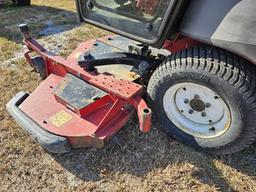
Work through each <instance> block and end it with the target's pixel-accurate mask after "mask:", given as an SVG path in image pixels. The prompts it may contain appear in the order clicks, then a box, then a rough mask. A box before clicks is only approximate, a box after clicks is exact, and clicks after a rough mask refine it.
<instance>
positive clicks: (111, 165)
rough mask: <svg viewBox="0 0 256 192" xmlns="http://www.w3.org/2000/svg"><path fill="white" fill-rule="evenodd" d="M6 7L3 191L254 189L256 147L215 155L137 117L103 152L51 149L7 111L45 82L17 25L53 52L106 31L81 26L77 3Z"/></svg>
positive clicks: (0, 79) (0, 60) (0, 67)
mask: <svg viewBox="0 0 256 192" xmlns="http://www.w3.org/2000/svg"><path fill="white" fill-rule="evenodd" d="M32 3H33V6H31V7H22V8H21V7H20V8H18V7H12V6H11V5H10V4H9V5H7V6H5V7H3V8H0V103H1V105H0V191H20V192H22V191H111V192H112V191H118V192H119V191H140V192H143V191H251V192H253V191H256V154H255V152H256V147H255V145H254V146H252V147H251V148H250V149H248V150H246V151H243V152H241V153H239V154H234V155H229V156H222V157H216V156H210V155H206V154H204V153H201V152H197V151H195V150H194V149H192V148H190V147H188V146H185V145H183V144H181V143H180V142H178V141H176V140H174V139H170V138H168V137H167V136H166V135H165V134H164V133H163V132H162V131H161V128H160V127H159V126H158V125H153V129H152V131H151V132H150V133H148V134H143V133H141V132H140V131H139V129H138V125H137V120H135V119H133V120H131V121H130V122H129V123H128V124H127V125H126V127H125V128H124V129H123V130H122V131H121V132H120V133H119V134H117V135H116V136H115V137H114V138H113V139H112V140H111V141H110V142H109V143H108V144H107V145H106V146H105V148H103V149H82V150H76V151H73V152H72V153H69V154H64V155H52V154H49V153H47V152H45V151H44V150H43V149H42V148H41V147H39V146H38V145H37V144H36V143H35V142H34V141H33V140H32V139H31V138H30V137H29V136H28V135H27V133H26V132H24V131H23V130H22V129H21V128H20V127H19V126H18V125H17V124H16V123H15V122H14V121H13V119H12V118H11V117H10V115H8V113H7V112H6V110H5V104H6V103H7V102H8V101H9V100H10V99H11V98H12V97H13V96H14V95H15V94H16V93H17V92H19V91H22V90H27V91H30V92H31V91H33V89H34V88H35V87H36V86H37V85H38V84H39V83H40V81H39V78H38V76H37V75H36V74H35V73H34V72H31V69H30V68H29V67H28V65H27V64H26V62H25V60H24V59H23V56H22V43H21V35H20V34H19V32H18V29H17V25H18V24H19V23H21V22H26V23H28V24H29V26H30V29H31V33H32V35H33V36H34V37H36V38H37V39H40V42H42V43H43V44H45V46H46V47H48V48H50V49H51V50H52V51H54V52H56V53H59V54H61V55H63V56H66V55H68V53H70V52H71V51H72V50H73V49H74V48H75V47H76V46H77V45H78V44H79V42H82V41H85V40H87V39H90V38H93V37H100V36H103V35H105V34H107V33H106V32H104V31H102V30H99V29H97V28H95V27H92V26H89V25H87V26H84V25H78V24H77V23H76V14H75V6H74V2H73V1H71V0H58V1H54V0H47V1H40V0H34V1H33V0H32Z"/></svg>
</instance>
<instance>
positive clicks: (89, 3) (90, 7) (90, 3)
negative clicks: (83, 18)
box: [86, 1, 94, 9]
mask: <svg viewBox="0 0 256 192" xmlns="http://www.w3.org/2000/svg"><path fill="white" fill-rule="evenodd" d="M86 6H87V8H88V9H93V7H94V4H93V3H92V2H91V1H88V2H87V5H86Z"/></svg>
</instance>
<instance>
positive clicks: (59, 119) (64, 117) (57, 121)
mask: <svg viewBox="0 0 256 192" xmlns="http://www.w3.org/2000/svg"><path fill="white" fill-rule="evenodd" d="M72 118H73V117H72V116H71V115H70V114H68V113H67V112H65V111H61V112H59V113H57V114H55V115H54V116H52V117H51V118H50V119H49V120H50V122H51V123H52V124H53V125H55V126H56V127H61V126H62V125H64V124H65V123H67V122H68V121H70V120H71V119H72Z"/></svg>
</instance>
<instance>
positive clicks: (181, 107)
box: [163, 83, 231, 138]
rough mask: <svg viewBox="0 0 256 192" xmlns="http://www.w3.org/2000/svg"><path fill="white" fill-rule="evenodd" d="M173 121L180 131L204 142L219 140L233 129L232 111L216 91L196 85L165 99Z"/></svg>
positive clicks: (175, 88) (184, 85)
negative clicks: (202, 139) (213, 139)
mask: <svg viewBox="0 0 256 192" xmlns="http://www.w3.org/2000/svg"><path fill="white" fill-rule="evenodd" d="M163 106H164V110H165V112H166V114H167V116H168V117H169V119H170V120H171V121H172V122H173V123H174V124H175V125H176V126H177V127H179V128H180V129H182V130H183V131H185V132H186V133H189V134H191V135H193V136H196V137H200V138H211V137H217V136H219V135H221V134H223V133H224V132H225V131H226V130H227V129H228V128H229V125H230V121H231V119H230V117H231V115H230V111H229V108H228V107H227V105H226V103H225V102H224V101H223V99H222V98H221V97H220V96H219V95H218V94H217V93H215V92H214V91H213V90H211V89H209V88H207V87H205V86H201V85H198V84H194V83H180V84H177V85H174V86H172V87H171V88H169V89H168V90H167V92H166V94H165V96H164V99H163Z"/></svg>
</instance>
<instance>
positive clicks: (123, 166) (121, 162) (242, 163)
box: [54, 123, 256, 191]
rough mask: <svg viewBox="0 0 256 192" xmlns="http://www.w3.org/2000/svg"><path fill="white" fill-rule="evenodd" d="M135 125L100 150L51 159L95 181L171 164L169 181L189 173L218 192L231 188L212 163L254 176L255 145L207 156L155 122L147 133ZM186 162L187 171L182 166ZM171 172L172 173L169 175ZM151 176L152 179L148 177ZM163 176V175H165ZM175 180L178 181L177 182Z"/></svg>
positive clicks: (75, 173)
mask: <svg viewBox="0 0 256 192" xmlns="http://www.w3.org/2000/svg"><path fill="white" fill-rule="evenodd" d="M135 127H137V125H136V124H134V123H130V124H129V125H127V127H126V128H124V129H123V130H122V131H121V132H120V133H119V134H118V135H117V136H115V137H114V138H113V139H112V140H111V141H110V142H109V143H108V144H107V145H106V146H105V147H104V148H103V149H83V150H82V149H81V150H75V151H73V152H71V153H68V154H64V155H54V158H55V159H56V160H57V161H58V162H59V163H60V164H61V165H62V166H63V167H64V168H65V169H66V170H68V171H70V172H71V173H73V174H74V175H76V176H77V177H79V178H80V179H82V180H84V181H97V180H100V179H102V178H104V177H107V176H108V175H111V174H131V175H134V176H137V177H143V176H147V175H148V173H150V172H151V171H153V170H157V169H159V168H160V169H166V168H167V167H168V166H174V167H172V170H173V171H174V172H173V173H171V175H170V176H169V177H170V183H172V182H175V181H176V180H177V178H175V177H177V175H178V180H180V179H181V180H183V179H182V178H180V177H184V179H185V177H187V176H189V174H190V177H192V180H197V181H198V182H200V183H204V184H207V185H209V186H212V187H213V186H214V187H216V188H218V189H219V190H220V191H235V190H234V189H233V188H232V187H231V186H230V185H229V184H228V181H227V180H226V179H225V177H224V175H223V174H222V173H223V171H224V172H225V170H220V169H222V166H217V167H216V163H214V162H215V161H216V160H217V161H220V162H221V163H222V164H224V166H223V167H224V169H227V167H231V168H234V169H236V170H237V171H239V172H242V173H244V174H246V175H248V176H255V171H256V156H255V147H252V148H251V149H248V150H246V151H243V152H240V153H238V154H234V155H229V156H222V157H217V156H211V155H207V154H204V153H201V152H198V151H195V150H194V149H193V148H190V147H188V146H184V145H183V144H181V143H180V142H178V141H175V140H173V139H171V140H170V139H168V138H167V136H166V135H165V134H164V133H163V132H162V131H161V130H160V131H159V129H160V128H159V126H158V125H155V126H154V127H155V128H154V129H153V130H152V131H151V132H150V133H148V134H143V133H140V132H139V130H138V129H135ZM185 164H189V165H191V166H192V168H191V169H189V170H185V171H184V170H183V168H182V166H184V165H185ZM172 174H173V176H172ZM152 179H154V178H152ZM165 179H166V178H165ZM178 182H179V181H178Z"/></svg>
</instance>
